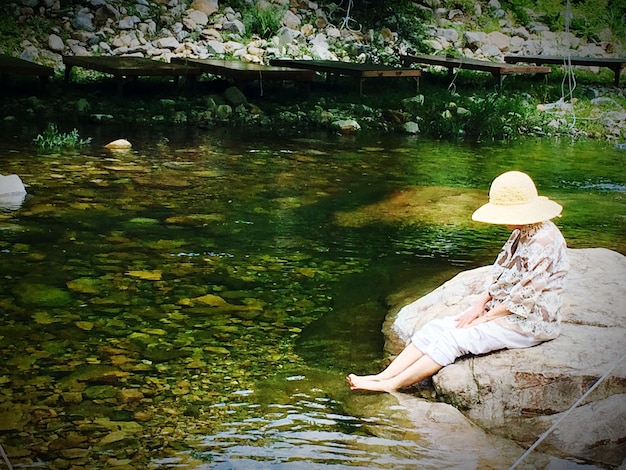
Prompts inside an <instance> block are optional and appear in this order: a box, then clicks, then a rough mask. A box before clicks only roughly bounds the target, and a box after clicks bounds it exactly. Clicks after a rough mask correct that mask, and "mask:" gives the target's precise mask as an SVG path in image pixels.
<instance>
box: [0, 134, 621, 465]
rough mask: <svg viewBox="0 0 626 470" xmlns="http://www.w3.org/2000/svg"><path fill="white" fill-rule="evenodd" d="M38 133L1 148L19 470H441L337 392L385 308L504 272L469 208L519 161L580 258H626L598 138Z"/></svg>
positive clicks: (615, 161)
mask: <svg viewBox="0 0 626 470" xmlns="http://www.w3.org/2000/svg"><path fill="white" fill-rule="evenodd" d="M36 133H37V132H35V131H34V130H33V129H23V128H12V127H10V126H5V128H4V129H3V130H2V132H1V134H2V141H1V143H0V173H1V174H4V175H7V174H11V173H16V174H19V175H20V176H21V178H22V180H23V181H24V183H25V184H26V185H27V189H28V195H27V196H26V197H25V199H24V200H23V201H17V203H15V204H16V205H14V206H13V207H11V206H10V204H9V205H8V206H7V202H6V201H5V207H4V209H2V210H1V211H0V275H1V279H2V282H1V283H0V352H1V357H2V361H0V384H1V390H0V444H2V446H3V448H4V449H5V450H7V453H8V454H9V457H10V459H11V461H12V462H13V464H14V466H16V467H26V468H29V467H43V468H70V467H71V466H72V465H74V466H77V465H78V466H80V465H83V466H86V467H87V468H113V467H115V466H118V468H220V469H228V468H268V467H270V468H275V467H276V468H278V467H283V468H294V467H296V468H297V467H301V468H330V467H335V468H342V467H345V468H394V469H395V468H416V467H415V465H416V462H420V463H421V468H450V467H452V466H454V465H457V464H458V461H459V460H458V459H459V458H460V457H459V455H454V452H450V451H449V450H448V451H444V450H442V449H440V448H432V447H431V448H429V447H425V446H424V445H423V442H421V441H420V439H419V430H414V429H410V426H408V427H407V424H406V423H405V422H403V421H401V420H397V419H395V418H394V417H393V416H386V415H384V414H381V413H376V412H371V411H369V408H368V407H365V406H363V402H361V401H359V397H361V398H360V399H364V398H363V397H364V394H363V393H360V392H359V393H355V392H350V390H349V389H348V386H347V383H346V381H345V375H346V374H347V373H349V372H374V371H376V370H378V369H379V368H380V365H381V363H382V360H383V338H382V335H381V333H380V327H381V323H382V321H383V320H384V317H385V315H386V313H387V308H388V307H387V303H386V298H387V296H388V295H389V294H392V293H394V292H397V291H398V290H400V289H402V288H403V287H404V286H407V285H408V284H409V283H410V284H411V285H414V286H415V296H416V297H418V296H419V295H421V294H423V293H425V292H427V291H428V290H429V289H432V288H433V287H435V286H437V285H438V284H440V283H441V282H443V281H444V280H446V279H447V278H449V277H451V276H452V275H454V274H455V273H457V272H459V271H461V270H464V269H469V268H472V267H476V266H479V265H483V264H488V263H491V261H492V259H493V257H494V256H495V254H496V252H497V250H498V248H499V247H500V246H501V245H502V243H503V242H504V240H505V239H506V237H507V235H508V234H507V232H506V230H504V229H502V228H498V227H491V226H486V225H481V224H476V223H472V222H471V221H470V215H471V212H472V210H473V209H475V208H476V207H478V205H480V204H481V203H483V202H484V201H485V200H486V195H487V190H488V187H489V183H490V182H491V180H492V179H493V178H494V177H495V176H497V175H498V174H499V173H501V172H503V171H506V170H509V169H519V170H523V171H527V172H529V173H530V174H531V175H532V176H533V177H534V179H535V181H536V183H537V186H538V187H539V190H540V192H541V193H544V194H547V195H549V196H551V197H553V198H554V199H556V200H557V201H559V202H561V203H562V204H563V205H564V206H565V211H564V215H563V217H562V218H560V219H559V220H558V221H557V223H558V225H559V226H560V227H561V228H562V230H563V233H564V235H565V237H566V239H567V241H568V244H569V245H570V246H571V247H573V248H581V247H606V248H610V249H613V250H617V251H619V252H621V253H626V219H625V215H626V201H625V195H626V174H625V170H624V167H625V165H624V162H625V159H626V153H625V152H624V151H620V150H618V149H615V148H614V147H613V146H612V145H611V144H608V143H603V142H578V143H571V142H568V141H548V140H524V141H520V142H513V143H510V144H492V145H458V144H452V143H445V142H433V141H425V140H421V139H413V138H402V137H398V136H377V135H367V134H362V135H358V136H353V137H339V136H333V135H328V134H319V135H318V134H311V135H302V136H298V137H293V136H276V135H248V134H245V133H237V132H234V131H226V130H222V131H211V132H208V133H199V132H196V131H185V130H180V129H150V128H143V129H113V128H106V129H100V128H90V127H85V128H84V129H81V130H80V133H81V136H92V137H93V142H92V144H91V145H90V146H88V147H85V148H83V149H81V150H80V152H69V153H67V152H64V153H56V154H38V153H37V152H36V151H35V149H34V146H33V145H32V138H33V137H34V135H36ZM119 137H126V138H128V139H129V140H131V141H132V142H133V148H132V149H131V150H130V151H126V152H113V151H108V150H105V149H104V148H103V146H104V144H106V143H107V142H109V141H111V140H114V139H117V138H119ZM20 202H21V204H20ZM377 397H381V398H377ZM379 399H380V400H382V399H383V398H382V396H376V395H372V394H369V395H367V396H366V398H365V400H368V402H367V403H368V404H369V405H371V404H372V401H374V404H375V401H376V400H379ZM369 405H368V406H369ZM459 452H461V451H459ZM510 463H511V462H503V463H502V464H503V466H504V467H506V466H507V465H508V464H510Z"/></svg>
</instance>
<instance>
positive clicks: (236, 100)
mask: <svg viewBox="0 0 626 470" xmlns="http://www.w3.org/2000/svg"><path fill="white" fill-rule="evenodd" d="M222 96H223V97H224V99H225V100H226V101H227V102H228V103H229V104H230V105H231V106H232V107H233V108H236V107H238V106H240V105H244V106H248V100H247V99H246V96H245V95H244V94H243V93H242V92H241V90H240V89H239V88H237V87H236V86H231V87H229V88H227V89H226V90H225V91H224V93H222Z"/></svg>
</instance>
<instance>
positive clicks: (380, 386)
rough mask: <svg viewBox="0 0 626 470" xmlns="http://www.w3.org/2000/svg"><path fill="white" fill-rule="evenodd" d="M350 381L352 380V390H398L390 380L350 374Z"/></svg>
mask: <svg viewBox="0 0 626 470" xmlns="http://www.w3.org/2000/svg"><path fill="white" fill-rule="evenodd" d="M348 382H350V389H352V390H369V391H371V392H395V391H396V388H395V387H393V386H392V385H391V384H390V383H389V381H388V380H370V379H367V378H366V377H359V376H358V375H354V374H350V375H349V376H348Z"/></svg>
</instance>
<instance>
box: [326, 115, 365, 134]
mask: <svg viewBox="0 0 626 470" xmlns="http://www.w3.org/2000/svg"><path fill="white" fill-rule="evenodd" d="M332 127H334V128H335V129H337V130H338V131H339V132H340V133H342V134H354V133H355V132H357V131H359V130H360V129H361V126H360V125H359V123H358V122H356V121H355V120H354V119H341V120H339V121H335V122H333V123H332Z"/></svg>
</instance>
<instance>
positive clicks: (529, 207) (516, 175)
mask: <svg viewBox="0 0 626 470" xmlns="http://www.w3.org/2000/svg"><path fill="white" fill-rule="evenodd" d="M562 209H563V207H561V205H560V204H558V203H556V202H554V201H552V200H550V199H548V198H547V197H545V196H539V195H538V194H537V188H536V187H535V183H534V182H533V180H532V179H531V177H530V176H528V175H527V174H526V173H522V172H520V171H507V172H506V173H502V174H501V175H500V176H498V177H497V178H496V179H494V180H493V182H492V183H491V188H490V189H489V202H488V203H487V204H485V205H483V206H482V207H479V208H478V209H477V210H476V211H475V212H474V214H472V220H476V221H478V222H487V223H489V224H503V225H527V224H535V223H538V222H544V221H546V220H550V219H552V218H553V217H556V216H557V215H559V214H560V213H561V210H562Z"/></svg>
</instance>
